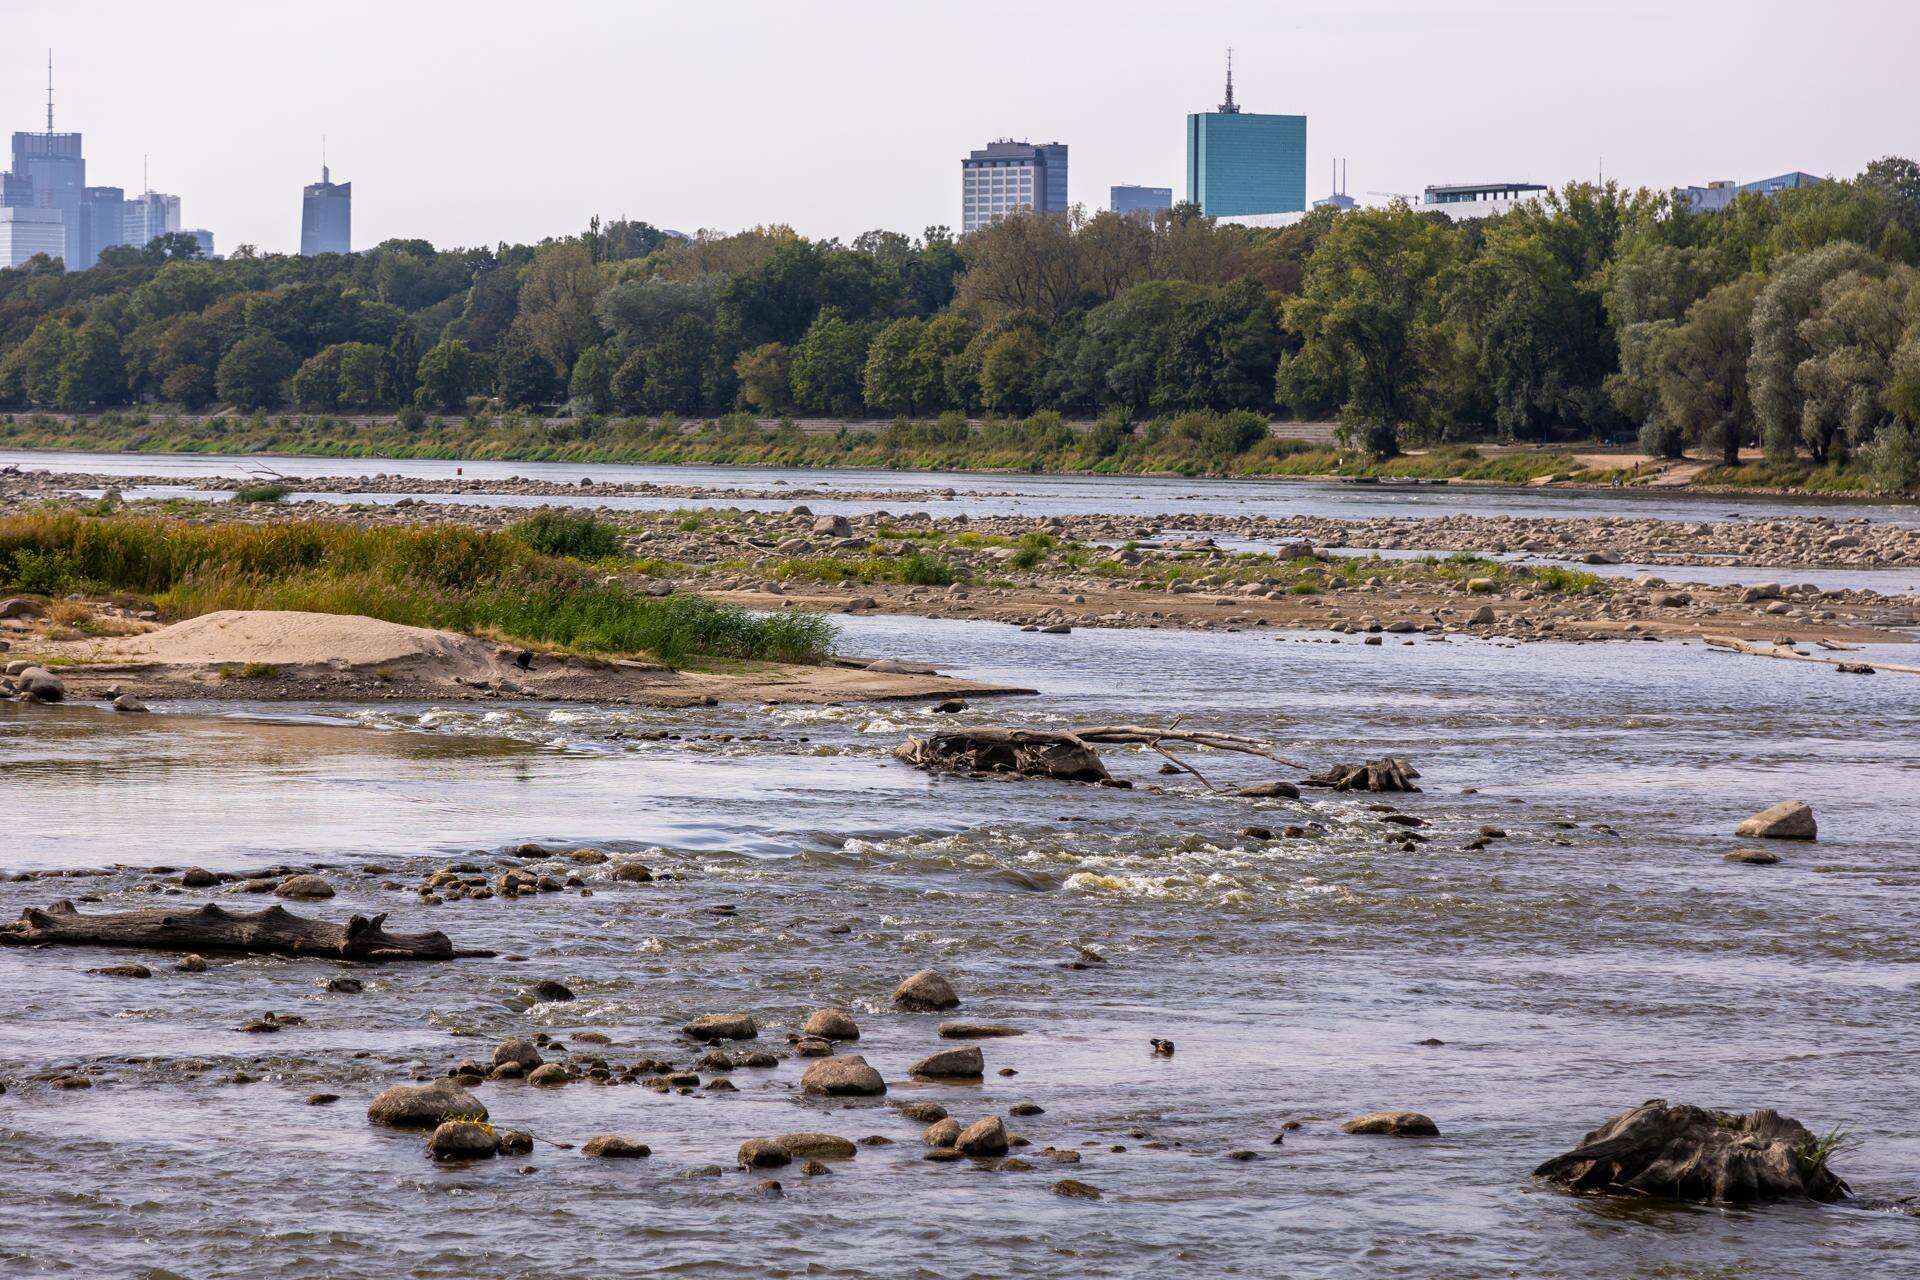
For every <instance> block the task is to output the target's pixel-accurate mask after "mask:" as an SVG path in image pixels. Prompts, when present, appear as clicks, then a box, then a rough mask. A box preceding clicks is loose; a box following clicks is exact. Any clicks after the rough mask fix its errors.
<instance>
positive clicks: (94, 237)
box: [68, 187, 127, 271]
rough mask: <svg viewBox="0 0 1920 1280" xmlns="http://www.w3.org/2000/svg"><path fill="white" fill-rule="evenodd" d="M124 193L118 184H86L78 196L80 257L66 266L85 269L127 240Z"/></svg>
mask: <svg viewBox="0 0 1920 1280" xmlns="http://www.w3.org/2000/svg"><path fill="white" fill-rule="evenodd" d="M126 210H127V193H126V192H125V191H123V190H122V189H121V188H119V187H88V188H86V189H85V190H84V191H82V192H81V195H80V256H79V257H78V258H75V259H73V260H71V261H70V262H69V263H68V265H69V266H70V267H72V268H73V269H75V270H77V271H84V270H86V269H87V268H88V267H91V266H93V265H94V264H96V263H97V262H99V261H100V255H101V254H102V253H105V252H106V251H107V250H108V249H111V248H113V247H114V246H115V245H121V244H125V243H126V242H127V212H126Z"/></svg>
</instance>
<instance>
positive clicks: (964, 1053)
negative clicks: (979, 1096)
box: [908, 1045, 986, 1080]
mask: <svg viewBox="0 0 1920 1280" xmlns="http://www.w3.org/2000/svg"><path fill="white" fill-rule="evenodd" d="M908 1071H909V1072H911V1073H912V1074H913V1075H916V1076H924V1077H926V1078H927V1079H930V1080H978V1079H980V1077H981V1076H983V1075H985V1074H986V1064H985V1062H984V1060H983V1059H982V1058H981V1056H980V1050H978V1049H976V1048H974V1047H973V1046H972V1045H968V1046H967V1047H966V1048H964V1049H942V1050H941V1051H940V1052H938V1053H934V1054H929V1055H928V1056H926V1057H924V1058H922V1059H920V1061H918V1062H916V1063H914V1064H913V1065H912V1066H911V1067H909V1068H908Z"/></svg>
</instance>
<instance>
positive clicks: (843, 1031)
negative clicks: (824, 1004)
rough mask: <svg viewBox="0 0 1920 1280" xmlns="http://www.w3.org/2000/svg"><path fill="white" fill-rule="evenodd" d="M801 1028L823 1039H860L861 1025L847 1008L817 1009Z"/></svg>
mask: <svg viewBox="0 0 1920 1280" xmlns="http://www.w3.org/2000/svg"><path fill="white" fill-rule="evenodd" d="M800 1030H801V1031H802V1032H804V1033H805V1034H807V1035H810V1036H818V1037H819V1038H820V1039H822V1040H858V1039H859V1038H860V1026H859V1024H858V1023H856V1022H855V1021H854V1020H853V1015H852V1014H850V1013H848V1012H847V1011H846V1010H845V1009H815V1010H814V1011H813V1012H812V1013H811V1014H809V1015H808V1016H807V1022H806V1025H805V1026H803V1027H801V1028H800Z"/></svg>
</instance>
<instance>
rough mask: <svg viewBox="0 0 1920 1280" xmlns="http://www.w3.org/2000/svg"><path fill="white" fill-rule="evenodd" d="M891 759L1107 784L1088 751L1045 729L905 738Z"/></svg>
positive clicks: (1102, 768)
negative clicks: (894, 757) (897, 758)
mask: <svg viewBox="0 0 1920 1280" xmlns="http://www.w3.org/2000/svg"><path fill="white" fill-rule="evenodd" d="M893 754H894V755H895V756H897V757H899V758H900V759H902V760H905V761H906V762H907V763H908V764H911V765H914V766H916V767H918V768H921V769H928V770H933V771H937V772H947V773H988V774H1011V775H1013V776H1015V777H1020V778H1052V779H1054V780H1055V781H1059V782H1108V781H1111V777H1110V775H1109V774H1108V773H1107V767H1106V766H1105V765H1104V764H1102V763H1101V762H1100V755H1099V753H1098V752H1096V751H1095V750H1094V749H1093V748H1092V747H1090V746H1088V745H1087V744H1086V743H1085V742H1083V741H1081V740H1080V739H1079V738H1077V737H1075V736H1074V735H1073V734H1071V733H1056V732H1053V731H1051V730H1045V729H988V728H980V729H955V730H949V731H945V732H940V733H934V734H929V735H928V736H927V737H924V738H914V737H909V738H908V739H907V740H906V741H905V742H903V743H901V744H900V746H899V747H897V748H896V749H895V750H894V753H893Z"/></svg>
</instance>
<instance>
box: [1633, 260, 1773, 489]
mask: <svg viewBox="0 0 1920 1280" xmlns="http://www.w3.org/2000/svg"><path fill="white" fill-rule="evenodd" d="M1764 282H1765V281H1764V277H1762V276H1761V275H1759V274H1758V273H1757V272H1756V273H1753V274H1749V275H1745V276H1742V277H1740V278H1739V279H1737V280H1732V281H1729V282H1728V283H1726V284H1723V285H1721V286H1720V287H1718V288H1717V289H1715V290H1713V292H1711V293H1709V294H1708V295H1707V296H1706V297H1704V298H1702V299H1701V300H1700V301H1698V302H1696V303H1694V304H1693V306H1692V307H1690V308H1689V309H1688V311H1687V318H1686V320H1685V321H1683V322H1682V323H1681V324H1679V325H1678V326H1676V327H1675V328H1674V329H1673V330H1672V331H1671V332H1670V333H1669V334H1667V335H1666V337H1665V339H1664V340H1663V341H1662V342H1661V343H1660V350H1659V355H1658V362H1659V375H1658V380H1659V385H1660V404H1661V412H1662V414H1664V415H1665V417H1666V418H1667V420H1668V421H1670V422H1672V423H1673V424H1674V425H1675V427H1676V428H1677V429H1678V430H1680V431H1682V432H1684V433H1685V435H1686V437H1687V439H1688V440H1689V441H1691V442H1692V443H1694V444H1696V445H1698V446H1700V447H1701V448H1703V449H1706V450H1709V451H1717V452H1718V453H1719V454H1720V458H1721V461H1722V462H1723V463H1724V464H1725V465H1727V466H1729V467H1731V466H1734V465H1736V464H1737V463H1738V462H1739V461H1740V447H1741V445H1743V444H1745V443H1746V442H1748V441H1749V440H1751V439H1753V437H1754V430H1755V423H1754V414H1753V405H1752V401H1751V399H1750V398H1749V396H1748V378H1747V372H1748V371H1747V361H1748V354H1749V352H1750V351H1751V350H1752V346H1753V341H1752V331H1751V328H1750V322H1751V320H1752V317H1753V314H1754V305H1753V304H1754V299H1755V298H1756V297H1757V296H1758V295H1759V293H1760V290H1761V287H1762V285H1763V284H1764Z"/></svg>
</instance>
